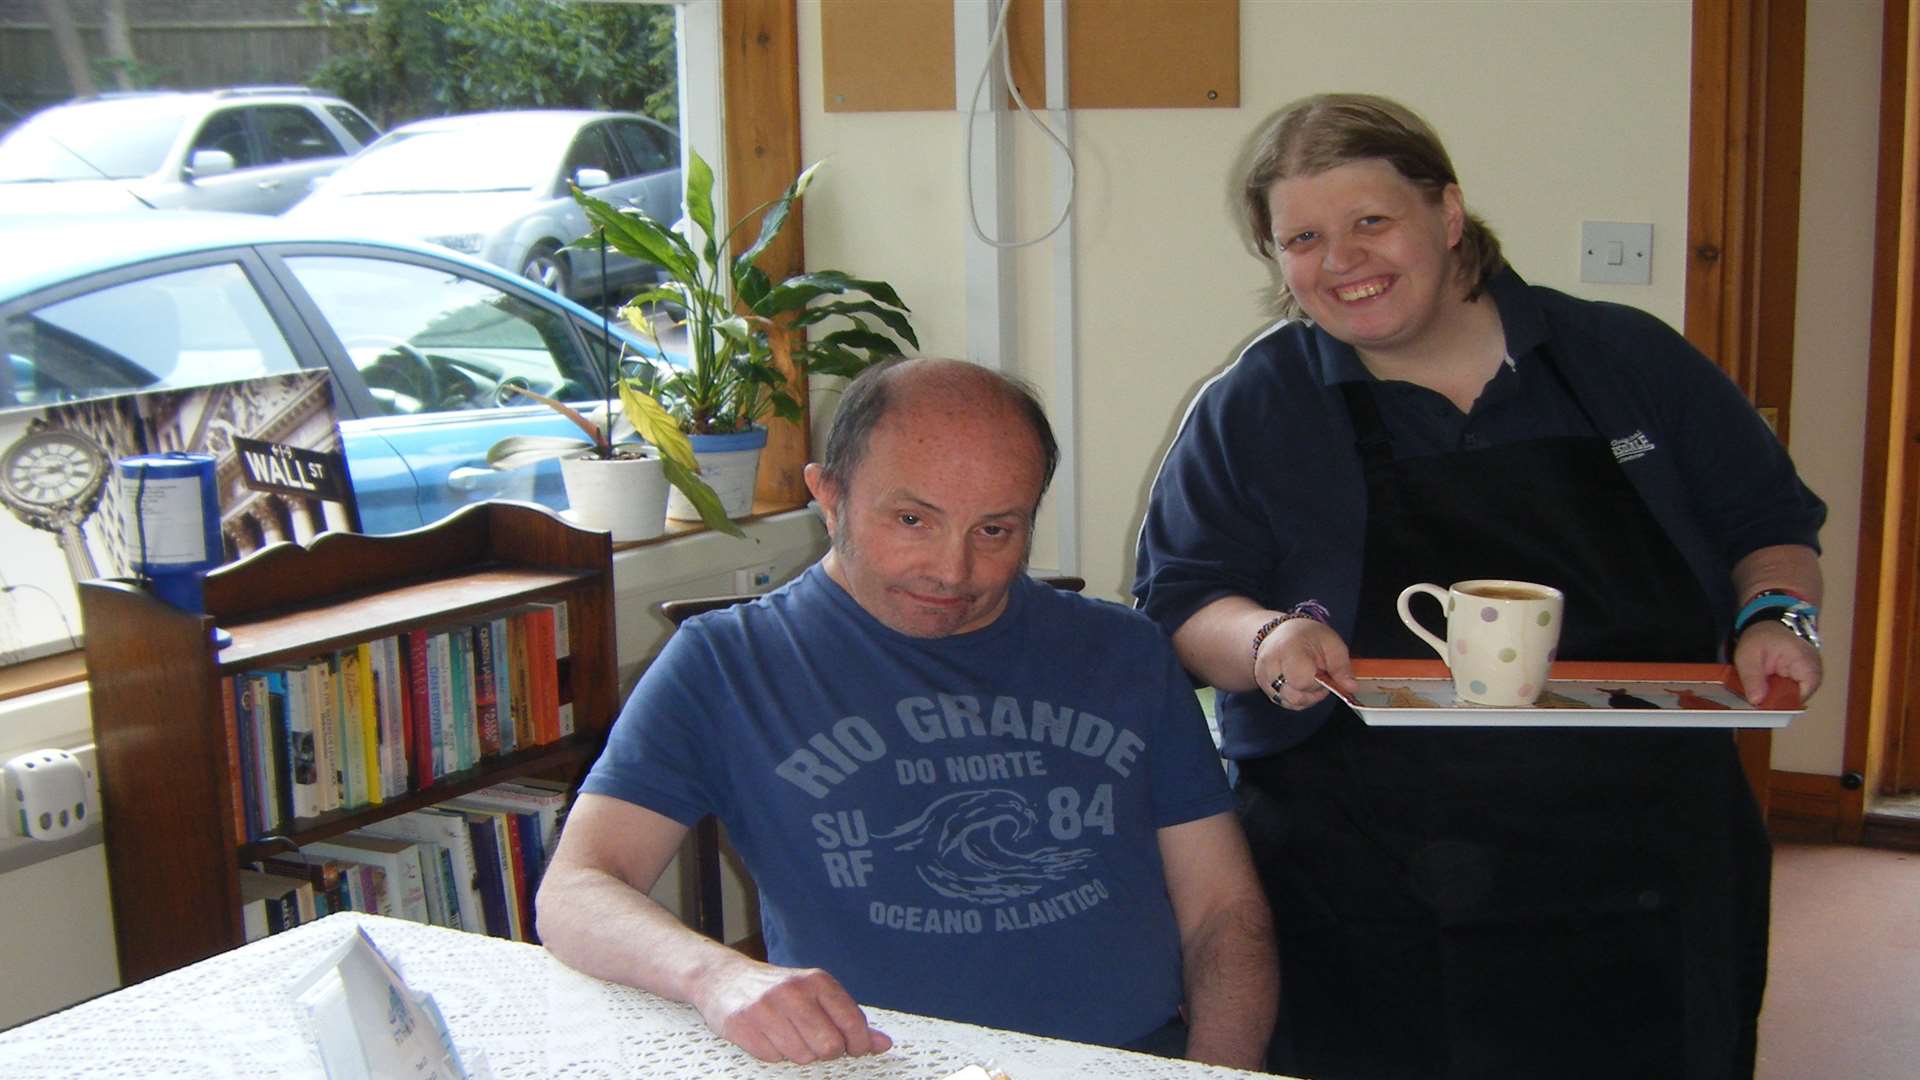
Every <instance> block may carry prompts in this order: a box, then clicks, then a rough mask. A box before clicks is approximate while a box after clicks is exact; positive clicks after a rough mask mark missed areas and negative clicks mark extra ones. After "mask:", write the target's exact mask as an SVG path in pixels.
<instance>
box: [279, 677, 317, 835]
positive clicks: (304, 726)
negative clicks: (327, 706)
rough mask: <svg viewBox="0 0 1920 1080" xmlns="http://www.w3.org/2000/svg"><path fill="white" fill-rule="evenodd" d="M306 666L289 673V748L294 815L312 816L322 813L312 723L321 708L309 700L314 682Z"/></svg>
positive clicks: (299, 816) (300, 816) (287, 683)
mask: <svg viewBox="0 0 1920 1080" xmlns="http://www.w3.org/2000/svg"><path fill="white" fill-rule="evenodd" d="M307 670H308V667H307V665H302V666H300V667H298V668H295V669H294V670H292V671H289V672H287V673H286V686H287V748H288V753H289V755H290V756H291V758H292V770H291V771H292V780H293V816H294V817H296V818H310V817H314V816H315V815H317V814H319V813H320V762H319V758H320V755H319V746H318V740H317V739H316V738H315V731H314V726H313V721H314V715H315V713H317V712H318V710H317V709H316V708H315V707H314V703H313V702H312V701H310V700H308V694H309V692H310V691H311V689H312V681H311V680H310V679H308V678H307Z"/></svg>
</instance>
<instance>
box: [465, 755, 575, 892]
mask: <svg viewBox="0 0 1920 1080" xmlns="http://www.w3.org/2000/svg"><path fill="white" fill-rule="evenodd" d="M457 801H458V802H459V803H460V804H461V805H462V806H473V807H483V808H486V809H490V810H510V811H513V812H515V813H526V814H533V815H535V817H536V818H537V819H538V824H539V828H538V831H537V832H536V834H535V839H536V841H537V845H538V851H539V852H540V855H541V857H540V859H539V861H538V862H537V863H536V865H537V867H538V868H539V871H540V872H544V871H545V868H546V856H547V855H549V854H551V853H552V851H553V849H554V846H555V845H556V844H558V843H559V842H560V824H561V822H562V821H563V820H564V819H565V816H566V811H567V806H568V805H569V794H568V788H567V785H565V784H563V783H561V782H559V781H557V780H541V779H538V778H535V777H523V778H521V779H517V780H510V781H507V782H505V783H499V784H494V785H492V786H489V787H484V788H481V789H480V790H478V791H473V792H469V793H467V794H465V795H462V796H460V798H459V799H458V800H457Z"/></svg>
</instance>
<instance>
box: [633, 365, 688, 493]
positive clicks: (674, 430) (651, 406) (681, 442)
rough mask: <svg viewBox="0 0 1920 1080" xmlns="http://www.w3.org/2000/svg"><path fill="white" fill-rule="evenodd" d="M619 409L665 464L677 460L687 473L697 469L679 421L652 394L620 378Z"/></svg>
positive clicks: (674, 462) (673, 462)
mask: <svg viewBox="0 0 1920 1080" xmlns="http://www.w3.org/2000/svg"><path fill="white" fill-rule="evenodd" d="M620 409H621V412H623V413H625V414H626V418H627V422H628V423H630V424H632V425H633V430H635V431H636V432H639V434H640V437H641V438H643V439H645V440H647V441H648V442H650V443H652V444H653V445H655V446H657V447H659V448H660V456H661V457H662V458H665V459H666V460H667V461H668V463H670V464H676V463H677V464H678V465H680V467H681V468H684V469H687V470H689V471H690V472H696V473H697V472H699V471H700V466H699V465H698V464H696V463H695V462H694V460H693V444H692V443H689V442H688V441H687V436H686V433H685V432H683V431H681V430H680V422H679V421H678V420H675V419H674V418H673V416H672V414H670V413H668V412H667V410H666V409H665V408H662V407H661V405H660V402H659V401H658V400H656V399H655V398H654V397H653V395H652V394H649V393H647V392H646V391H644V390H641V389H640V388H639V387H637V386H635V385H634V384H633V383H632V382H631V381H628V380H624V379H623V380H621V382H620Z"/></svg>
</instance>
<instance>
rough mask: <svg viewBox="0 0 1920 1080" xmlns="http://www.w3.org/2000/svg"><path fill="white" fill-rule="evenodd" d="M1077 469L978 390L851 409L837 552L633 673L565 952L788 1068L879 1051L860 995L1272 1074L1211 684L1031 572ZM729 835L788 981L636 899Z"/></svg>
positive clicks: (874, 387)
mask: <svg viewBox="0 0 1920 1080" xmlns="http://www.w3.org/2000/svg"><path fill="white" fill-rule="evenodd" d="M1057 457H1058V451H1057V449H1056V447H1055V445H1054V441H1053V435H1052V433H1051V431H1050V429H1049V427H1048V425H1047V421H1046V416H1045V414H1044V413H1043V412H1042V411H1041V409H1040V406H1039V404H1038V403H1037V402H1036V401H1035V400H1034V399H1033V398H1032V396H1031V395H1030V394H1029V393H1028V392H1027V391H1026V390H1024V389H1023V388H1021V387H1019V386H1018V385H1017V384H1015V383H1013V382H1011V381H1009V380H1006V379H1004V378H1002V377H1001V376H998V375H996V374H994V373H992V372H989V371H987V370H985V369H983V368H980V367H977V366H975V365H972V364H965V363H960V362H957V361H937V360H914V361H906V362H903V363H898V364H894V365H889V366H887V367H884V368H876V369H874V370H871V371H869V372H867V373H865V374H863V375H862V376H861V377H860V378H859V379H856V380H855V381H854V382H853V384H852V385H851V386H850V387H849V388H848V390H847V393H846V395H845V397H844V398H843V399H842V402H841V406H840V410H839V412H838V414H837V415H836V417H835V419H834V424H833V430H832V432H831V434H830V436H829V438H828V442H827V450H826V458H825V461H824V462H823V463H820V464H813V465H809V466H807V472H806V480H807V487H808V489H809V490H810V491H812V493H813V495H814V497H815V498H816V499H817V500H818V502H819V505H820V507H821V509H822V511H823V512H824V515H825V517H826V521H827V529H828V533H829V534H830V536H831V538H832V550H831V551H830V552H829V553H828V554H827V555H826V557H825V558H823V559H822V560H821V561H820V562H819V563H818V564H816V565H815V566H813V567H812V568H810V569H809V570H808V571H807V572H806V573H805V574H803V575H802V576H801V577H800V578H799V579H797V580H796V581H794V582H792V583H790V584H788V585H787V586H785V587H783V588H781V589H779V590H776V591H775V592H773V593H771V594H769V595H767V596H765V597H762V598H760V599H758V600H756V601H755V602H753V603H751V604H746V605H741V606H739V607H735V608H731V609H728V610H727V611H724V612H717V613H714V614H712V615H708V616H704V617H702V618H700V619H696V620H691V621H689V622H688V623H687V624H686V625H685V626H683V627H682V628H681V629H680V630H679V631H678V632H677V633H675V634H674V636H673V637H672V639H670V641H669V643H668V645H667V648H666V649H665V650H664V651H663V652H662V654H661V656H660V658H659V659H658V660H657V661H656V662H655V663H654V664H653V665H652V666H651V667H650V668H649V669H648V670H647V673H646V674H645V676H643V677H642V679H641V681H640V685H639V686H638V687H637V688H635V690H634V694H633V697H632V698H631V699H630V700H629V701H628V703H627V706H626V709H625V710H624V711H623V712H622V714H621V716H620V719H619V721H618V722H617V724H616V725H615V728H614V731H613V734H612V736H611V738H610V740H609V744H608V747H607V751H606V753H605V754H604V755H603V756H602V757H601V759H600V761H599V762H597V763H596V764H595V766H594V769H593V773H592V775H591V776H589V777H588V779H587V782H586V784H585V785H584V787H583V789H582V794H581V796H580V798H579V801H578V803H577V804H576V805H575V807H574V809H573V811H572V812H571V814H570V815H569V820H568V824H567V828H566V832H565V835H564V836H562V838H561V842H560V845H559V850H558V851H557V852H556V854H555V856H554V860H553V864H552V866H551V867H550V868H549V869H548V871H547V875H546V880H545V882H544V883H543V884H542V886H541V890H540V900H539V911H540V934H541V937H542V939H543V940H544V941H545V942H546V944H547V947H548V948H549V949H551V950H552V951H553V953H554V955H556V956H558V957H559V958H560V959H562V960H564V961H565V962H566V963H568V964H570V965H572V966H574V967H576V968H578V969H580V970H582V971H584V972H587V973H589V974H592V975H596V976H599V977H601V978H605V979H610V980H613V981H616V982H622V983H627V984H631V985H634V986H639V987H642V988H644V989H647V990H651V991H653V992H655V993H659V994H662V995H664V996H667V997H671V998H674V999H677V1000H681V1001H686V1002H690V1003H692V1004H693V1005H694V1006H695V1007H697V1008H698V1009H699V1010H700V1013H701V1016H702V1017H704V1018H705V1020H706V1022H707V1024H708V1026H710V1027H711V1028H713V1030H715V1031H716V1032H718V1033H719V1034H721V1035H723V1036H724V1037H726V1038H727V1039H729V1040H731V1041H733V1042H735V1043H737V1044H738V1045H740V1046H741V1047H743V1048H745V1049H746V1050H747V1051H748V1052H750V1053H752V1054H753V1055H754V1056H756V1057H759V1058H761V1059H763V1060H768V1061H774V1060H781V1059H787V1060H792V1061H799V1062H807V1061H816V1060H821V1059H824V1058H831V1057H837V1056H840V1055H842V1054H855V1055H858V1054H871V1053H880V1052H883V1051H885V1050H886V1049H888V1047H889V1046H891V1045H892V1044H891V1042H890V1040H889V1039H888V1038H887V1036H886V1035H885V1034H883V1033H882V1032H880V1031H878V1030H875V1029H873V1028H871V1027H869V1026H868V1024H867V1020H866V1016H865V1014H864V1013H863V1012H862V1011H861V1009H860V1007H859V1006H858V1005H857V1004H856V997H857V998H858V999H859V1000H861V1001H865V1002H868V1003H869V1004H874V1005H880V1006H885V1007H889V1008H897V1009H903V1010H907V1011H912V1012H920V1013H925V1014H930V1015H936V1016H943V1017H947V1018H951V1019H956V1020H963V1021H967V1022H971V1023H978V1024H985V1025H989V1026H996V1027H1003V1028H1011V1029H1017V1030H1024V1031H1030V1032H1035V1033H1038V1034H1043V1035H1050V1036H1057V1037H1061V1038H1069V1039H1075V1040H1078V1041H1083V1042H1099V1043H1107V1044H1112V1045H1128V1046H1132V1047H1134V1048H1138V1049H1152V1050H1156V1051H1161V1052H1172V1053H1180V1052H1182V1051H1183V1050H1184V1052H1185V1053H1186V1054H1187V1055H1188V1056H1190V1057H1193V1058H1195V1059H1198V1060H1205V1061H1211V1062H1217V1063H1222V1064H1233V1065H1242V1066H1251V1065H1256V1064H1258V1063H1259V1061H1260V1060H1261V1056H1262V1053H1263V1050H1264V1047H1265V1043H1266V1039H1267V1035H1268V1032H1269V1031H1270V1029H1271V1027H1272V1023H1273V1017H1274V1011H1275V999H1276V993H1277V990H1276V976H1275V975H1274V972H1275V970H1276V966H1275V962H1274V959H1273V945H1272V930H1271V927H1270V925H1269V919H1268V915H1267V910H1266V901H1265V898H1264V897H1263V895H1262V893H1261V891H1260V887H1259V884H1258V882H1257V880H1256V879H1255V877H1254V874H1253V870H1252V867H1251V863H1250V861H1249V859H1248V856H1247V852H1246V844H1245V841H1244V839H1243V838H1242V836H1241V834H1240V831H1239V827H1238V825H1237V823H1236V822H1235V819H1234V816H1233V813H1232V805H1233V803H1232V797H1231V796H1230V795H1229V794H1228V792H1227V790H1226V787H1225V785H1224V782H1223V776H1222V769H1221V767H1220V764H1219V761H1218V758H1217V757H1216V755H1215V753H1214V750H1213V747H1212V744H1211V743H1210V741H1209V740H1208V738H1207V735H1206V728H1205V725H1204V723H1203V721H1202V718H1201V716H1200V713H1199V710H1198V708H1197V705H1196V703H1195V701H1194V697H1193V692H1192V688H1191V684H1190V683H1189V682H1188V680H1187V678H1186V676H1185V675H1184V674H1183V673H1182V672H1181V670H1180V668H1179V666H1178V664H1177V662H1176V661H1175V660H1174V659H1173V655H1172V652H1171V649H1170V648H1169V646H1168V645H1167V644H1166V643H1165V640H1164V639H1163V638H1162V637H1161V636H1160V634H1159V633H1158V631H1157V630H1155V628H1154V627H1153V626H1152V624H1151V623H1148V622H1146V621H1145V619H1144V618H1143V617H1141V616H1139V615H1138V614H1136V613H1134V612H1132V611H1129V610H1127V609H1125V608H1122V607H1120V606H1118V605H1115V604H1108V603H1103V602H1099V601H1094V600H1089V599H1086V598H1084V597H1080V596H1076V595H1073V594H1069V593H1063V592H1059V591H1057V590H1054V589H1051V588H1048V587H1047V586H1045V585H1042V584H1039V583H1037V582H1034V581H1032V580H1031V579H1029V578H1028V577H1027V576H1026V574H1025V568H1026V560H1027V553H1028V550H1029V547H1030V545H1031V542H1032V536H1033V519H1034V514H1035V513H1036V511H1037V510H1038V507H1039V503H1040V498H1041V496H1042V494H1043V493H1044V492H1045V490H1046V486H1047V483H1048V481H1049V480H1050V479H1051V476H1052V472H1053V466H1054V462H1055V461H1056V460H1057ZM708 812H712V813H715V814H717V815H718V816H719V817H720V819H721V821H722V822H723V823H724V824H725V825H726V826H727V829H728V832H729V834H730V836H731V837H732V838H733V841H734V843H735V845H736V846H737V847H738V848H739V850H740V852H741V854H742V856H743V857H744V858H745V860H746V863H747V866H748V868H749V869H750V870H751V872H752V874H753V876H754V879H755V882H756V884H757V885H758V886H759V889H760V892H761V918H762V925H763V928H764V930H765V933H766V941H767V953H768V957H769V959H770V960H771V961H772V962H771V963H760V962H758V961H755V960H751V959H748V958H747V957H745V956H743V955H741V954H739V953H736V952H734V951H733V950H731V949H727V948H725V947H723V946H721V945H719V944H717V943H715V942H713V941H710V940H708V939H706V938H704V937H701V936H700V935H698V934H696V933H694V932H693V931H691V930H689V929H687V928H686V927H684V926H682V925H681V924H680V923H679V922H678V921H677V920H676V919H675V918H674V917H673V916H672V915H671V914H669V913H668V912H667V911H666V910H665V909H663V908H661V907H660V906H659V905H657V904H655V903H654V902H653V901H651V900H649V899H648V898H647V895H646V893H647V890H648V889H650V888H651V887H652V886H653V884H654V882H655V880H656V879H657V878H658V877H659V875H660V872H661V870H662V869H663V868H664V867H665V866H666V864H667V863H668V861H669V860H671V859H672V857H673V855H674V853H675V852H676V851H677V850H678V848H679V845H680V841H681V838H682V836H683V835H684V834H685V832H686V829H687V828H688V827H689V826H690V825H691V824H692V823H693V822H695V821H697V820H698V819H699V818H700V816H701V815H703V814H705V813H708ZM1181 1013H1184V1015H1185V1018H1186V1019H1185V1023H1184V1024H1183V1023H1182V1022H1181V1020H1180V1014H1181ZM1183 1042H1184V1046H1183V1045H1182V1043H1183Z"/></svg>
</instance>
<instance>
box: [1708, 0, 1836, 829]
mask: <svg viewBox="0 0 1920 1080" xmlns="http://www.w3.org/2000/svg"><path fill="white" fill-rule="evenodd" d="M1805 60H1806V2H1805V0H1694V5H1693V80H1692V81H1693V106H1692V112H1691V116H1690V136H1689V148H1688V152H1689V165H1688V183H1687V281H1686V328H1685V329H1686V335H1687V339H1688V340H1689V341H1691V342H1693V344H1694V345H1695V346H1696V347H1697V348H1699V349H1700V351H1702V352H1704V353H1706V354H1707V355H1708V356H1709V357H1711V358H1712V359H1713V360H1714V362H1715V363H1718V364H1719V365H1720V366H1721V367H1722V368H1724V369H1725V370H1726V371H1727V373H1728V374H1729V375H1730V376H1732V377H1733V379H1734V381H1735V382H1736V383H1738V384H1739V386H1740V388H1741V389H1742V390H1744V391H1745V392H1746V394H1747V396H1748V398H1750V399H1751V400H1752V401H1753V403H1754V405H1755V406H1756V407H1757V408H1759V409H1761V410H1762V411H1763V413H1766V414H1767V415H1769V416H1770V417H1771V418H1772V420H1773V423H1774V430H1775V431H1776V432H1778V434H1779V435H1780V438H1781V439H1782V440H1785V439H1786V438H1787V435H1788V430H1789V422H1790V420H1791V417H1790V405H1791V403H1792V397H1793V320H1794V313H1793V307H1794V291H1795V280H1796V277H1797V274H1798V260H1799V234H1800V132H1801V110H1802V107H1803V102H1802V96H1803V95H1802V87H1803V78H1804V71H1805ZM1739 742H1740V759H1741V764H1742V766H1743V767H1744V768H1745V769H1746V772H1747V779H1748V781H1749V782H1750V783H1751V784H1752V785H1753V790H1754V795H1755V797H1756V798H1758V799H1759V800H1760V805H1761V806H1762V807H1763V808H1765V807H1766V806H1767V805H1768V803H1769V794H1770V792H1771V789H1772V762H1771V757H1772V750H1773V740H1772V736H1771V733H1770V732H1768V731H1766V730H1764V729H1756V730H1749V731H1742V732H1741V733H1740V735H1739Z"/></svg>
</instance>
